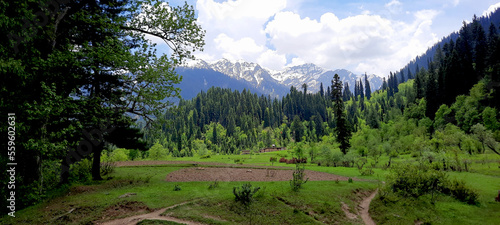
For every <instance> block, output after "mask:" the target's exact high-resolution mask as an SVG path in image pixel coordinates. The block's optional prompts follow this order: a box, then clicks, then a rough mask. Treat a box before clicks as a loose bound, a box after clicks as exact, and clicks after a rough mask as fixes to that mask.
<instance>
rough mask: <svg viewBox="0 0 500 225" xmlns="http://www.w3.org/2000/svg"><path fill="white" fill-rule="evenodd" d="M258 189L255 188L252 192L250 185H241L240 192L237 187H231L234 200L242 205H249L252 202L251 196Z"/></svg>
mask: <svg viewBox="0 0 500 225" xmlns="http://www.w3.org/2000/svg"><path fill="white" fill-rule="evenodd" d="M259 189H260V187H255V188H254V189H253V190H252V185H251V184H250V183H246V184H243V185H242V186H241V190H240V188H239V187H233V194H234V200H235V201H236V202H241V204H243V205H250V203H252V201H253V195H254V194H255V193H256V192H257V191H259Z"/></svg>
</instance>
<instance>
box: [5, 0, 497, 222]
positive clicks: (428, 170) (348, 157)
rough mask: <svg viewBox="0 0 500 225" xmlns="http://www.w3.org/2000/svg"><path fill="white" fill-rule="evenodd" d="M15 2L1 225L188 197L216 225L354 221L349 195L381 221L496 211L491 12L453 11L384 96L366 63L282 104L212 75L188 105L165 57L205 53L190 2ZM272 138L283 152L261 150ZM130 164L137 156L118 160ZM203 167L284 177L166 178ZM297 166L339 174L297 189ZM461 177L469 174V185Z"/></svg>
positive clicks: (70, 218)
mask: <svg viewBox="0 0 500 225" xmlns="http://www.w3.org/2000/svg"><path fill="white" fill-rule="evenodd" d="M16 3H18V4H11V3H8V2H1V3H0V6H1V7H0V28H1V29H2V31H5V32H4V33H5V34H6V35H3V36H2V37H1V38H0V52H2V54H0V75H1V77H2V79H0V106H1V108H2V114H1V115H0V117H1V118H2V120H3V121H4V122H3V123H1V124H0V128H1V130H2V131H5V132H4V136H5V138H4V141H3V142H1V143H0V145H1V146H2V149H6V151H4V154H2V155H1V156H0V169H1V170H2V171H3V172H2V174H0V183H1V184H2V187H7V188H2V189H0V196H1V197H2V200H0V202H1V203H2V206H9V205H10V206H12V207H11V208H9V207H3V208H2V210H0V211H1V212H2V213H3V214H2V217H1V218H0V219H1V220H0V223H2V224H3V223H4V221H6V222H5V223H6V224H18V223H20V224H22V223H25V224H52V223H56V224H82V223H84V224H92V223H97V222H96V221H99V223H100V222H102V221H107V220H112V219H117V218H118V217H125V216H129V214H134V213H138V212H139V211H140V212H141V213H142V212H146V211H148V212H150V211H154V210H156V209H160V208H165V207H172V210H180V211H181V213H179V214H181V215H184V214H186V212H187V213H188V214H189V213H196V212H197V211H196V210H192V208H189V207H193V208H196V207H199V209H200V210H199V211H200V212H203V213H201V214H203V215H205V212H209V210H208V209H212V210H213V211H211V213H212V214H211V215H209V217H211V218H208V219H207V218H201V219H200V217H203V216H198V217H196V216H192V217H191V218H187V219H189V220H190V221H198V222H200V220H201V222H206V221H212V220H215V219H214V218H216V216H214V215H218V217H217V218H219V217H220V218H224V221H222V222H221V221H218V222H220V223H215V224H234V223H230V222H229V220H232V219H235V220H237V221H238V222H235V223H248V221H250V223H252V221H251V219H255V218H254V217H253V216H254V215H260V214H258V213H257V214H256V213H254V212H259V213H262V215H265V216H262V218H264V219H262V220H261V221H260V223H261V224H278V223H281V222H283V221H285V222H286V223H288V224H295V223H293V222H296V219H297V218H298V219H301V221H302V220H303V221H306V222H304V223H305V224H307V223H311V224H314V223H317V222H318V221H320V219H321V220H323V219H324V220H325V221H328V222H329V223H337V222H336V221H341V222H340V223H351V222H353V221H354V220H351V219H349V218H348V216H347V217H346V216H345V214H344V213H343V212H342V208H344V205H343V204H345V203H348V204H350V206H351V208H352V209H355V208H356V207H357V205H358V203H359V201H358V200H360V199H364V197H367V196H364V195H371V194H372V193H373V196H375V195H377V198H376V199H375V200H374V204H375V206H374V207H371V210H372V213H373V215H374V218H375V219H376V220H377V222H380V223H384V222H386V223H397V222H401V221H400V220H399V218H396V217H397V216H392V215H389V214H393V212H394V210H399V209H400V208H405V209H410V210H411V209H412V208H413V206H418V207H420V208H419V209H418V210H415V212H413V211H411V212H409V213H408V215H409V216H407V217H405V218H404V221H406V222H408V221H411V222H415V223H417V222H419V221H424V222H428V221H439V219H441V218H439V219H435V218H430V217H431V216H436V217H440V216H443V218H444V219H443V221H445V222H444V223H446V222H449V221H453V220H454V219H455V217H454V216H455V215H454V214H453V213H454V212H455V211H453V210H448V209H450V208H451V209H458V210H456V211H459V212H469V214H473V215H470V217H471V218H473V219H472V223H474V222H477V221H478V220H479V219H478V218H477V217H485V216H484V215H482V214H480V213H477V212H484V213H485V214H486V217H487V218H486V219H487V220H488V221H494V220H495V219H497V218H496V217H494V215H493V214H494V213H491V212H497V211H498V207H499V205H498V204H497V202H493V199H494V195H495V196H496V194H497V193H496V190H497V189H498V184H497V183H498V179H499V177H498V162H499V161H498V160H499V156H500V111H499V110H500V32H499V29H500V27H499V25H500V24H499V21H500V11H497V12H495V13H493V14H491V15H490V16H489V17H488V16H487V17H481V18H477V17H474V18H473V20H472V22H470V23H465V22H464V24H463V27H462V28H461V29H460V31H459V32H457V33H454V34H452V35H450V36H449V37H446V38H444V39H443V40H442V41H441V42H440V43H439V44H437V45H435V46H433V47H432V48H429V50H428V51H427V53H426V54H425V55H423V56H420V57H417V58H416V59H415V60H414V61H412V62H410V63H409V64H408V65H407V66H406V67H404V68H402V69H401V70H400V71H397V72H393V73H390V74H387V75H386V76H387V79H385V78H384V81H383V84H382V87H381V88H380V89H379V90H372V89H371V87H372V86H371V85H370V83H369V81H368V76H367V75H366V74H365V76H364V77H362V78H361V79H360V80H358V81H357V82H355V83H354V84H350V83H342V82H341V79H340V78H339V76H338V75H337V74H336V75H335V76H333V77H332V78H331V80H332V82H331V83H322V84H321V86H320V91H319V92H316V93H313V92H311V91H310V90H308V86H307V84H304V85H301V86H298V87H294V86H292V87H290V91H289V93H287V94H286V95H284V96H282V97H279V98H278V97H271V96H265V95H257V94H255V93H252V92H251V91H249V90H243V91H238V90H232V89H227V88H220V87H212V88H210V89H208V90H207V91H201V92H200V93H199V94H197V95H196V96H195V97H194V98H192V99H182V98H180V89H179V88H178V87H177V86H176V85H178V84H179V83H180V82H181V80H182V77H181V76H180V75H179V74H178V73H177V72H176V68H179V67H182V66H183V65H184V63H186V61H187V60H194V59H195V54H194V53H195V52H198V51H203V47H204V45H205V41H204V37H205V33H206V31H205V30H203V29H202V27H201V26H200V25H199V24H197V18H196V11H195V9H194V7H193V6H191V5H189V4H188V3H184V4H179V3H176V4H174V5H169V4H166V3H165V2H163V1H158V0H144V1H142V0H141V1H135V0H130V1H128V0H123V1H122V0H112V1H64V2H63V1H58V2H57V4H56V3H54V1H51V0H47V1H42V3H43V4H38V3H34V2H33V1H31V0H20V1H16ZM40 18H44V20H39V19H40ZM144 18H148V19H144ZM26 21H28V22H26ZM20 27H21V28H20ZM150 36H154V37H155V38H158V39H160V40H162V41H163V42H165V44H166V45H167V46H168V48H169V54H158V53H157V48H156V45H157V44H156V43H153V42H152V41H151V40H150V39H148V38H151V37H150ZM352 86H354V88H353V89H352V90H354V92H351V88H350V87H352ZM173 99H179V100H178V101H174V100H173ZM269 147H282V148H284V150H283V151H277V152H270V153H260V152H259V150H260V149H263V148H269ZM243 153H249V154H248V155H247V154H245V155H243ZM252 157H253V158H252ZM278 159H279V160H278ZM210 160H212V161H210ZM245 160H247V162H245ZM176 161H181V162H176ZM135 162H140V163H144V164H140V165H132V166H130V164H129V165H127V164H126V163H135ZM157 162H160V163H162V162H167V163H171V164H168V165H167V164H164V165H163V164H162V165H158V164H155V163H157ZM207 162H208V163H218V164H217V165H209V166H207V168H208V167H218V166H219V167H220V168H225V169H227V168H231V169H232V167H233V166H241V167H245V166H249V168H252V169H254V170H264V169H265V170H266V172H267V173H268V174H270V170H289V171H288V172H290V174H292V173H293V175H292V176H290V179H291V180H289V181H283V180H281V181H273V182H264V181H261V180H252V181H255V182H254V183H253V184H254V185H255V186H257V185H260V186H262V187H263V188H262V189H260V187H254V189H252V188H251V185H250V184H249V183H248V184H242V183H238V182H239V181H237V182H236V183H234V181H227V182H225V181H224V182H222V181H221V182H220V183H219V181H218V180H217V179H214V180H212V181H210V184H209V182H208V181H199V182H198V181H197V182H170V181H166V176H167V174H170V173H174V172H176V171H181V170H184V169H194V170H204V169H205V168H201V167H200V166H199V164H198V163H200V164H201V163H207ZM284 162H287V163H288V164H292V165H286V164H284ZM119 163H125V164H122V165H121V166H117V165H118V164H119ZM149 163H151V164H149ZM244 163H248V164H245V165H243V164H244ZM278 163H283V164H278ZM221 164H223V165H222V166H221ZM276 164H278V165H279V166H280V167H278V166H276ZM293 164H295V165H293ZM204 165H208V164H204ZM275 166H276V167H275ZM306 166H307V169H308V171H313V170H314V172H318V173H319V172H322V173H328V174H330V175H335V176H338V177H337V180H314V181H311V182H316V183H314V184H316V185H310V186H307V185H304V184H306V182H307V181H308V180H307V179H308V178H307V179H306V178H305V175H304V173H305V172H304V171H305V168H306ZM191 167H193V168H191ZM195 167H196V169H195ZM219 167H218V168H219ZM263 167H265V168H263ZM287 167H289V168H287ZM293 168H295V170H293ZM292 170H293V172H291V171H292ZM195 172H196V171H195ZM247 172H248V170H247V171H246V172H245V174H246V173H247ZM250 172H251V170H250ZM306 174H307V173H306ZM457 174H458V175H457ZM448 175H449V176H448ZM459 176H464V177H466V178H470V179H471V180H472V182H474V181H477V182H476V183H474V185H475V186H473V187H475V188H478V187H479V188H478V189H479V190H476V189H473V188H470V186H468V185H469V184H470V183H471V182H470V183H466V182H465V181H463V180H460V179H455V178H457V177H459ZM266 177H269V176H266ZM339 177H340V178H341V179H343V180H339ZM287 179H288V178H287ZM353 180H354V183H353ZM495 182H496V183H495ZM309 184H310V183H308V185H309ZM382 184H384V185H385V186H382ZM219 185H220V186H219ZM234 185H241V189H242V190H243V189H245V190H244V191H241V192H239V191H237V190H239V187H234ZM266 186H267V187H268V192H265V191H266ZM284 187H286V188H284ZM289 187H291V189H290V188H289ZM214 189H215V190H214ZM259 189H260V190H261V191H259ZM251 190H252V191H251ZM299 190H307V191H299ZM331 190H336V191H331ZM183 191H184V192H183ZM231 191H232V192H231ZM337 191H338V192H337ZM131 193H132V194H131ZM228 193H229V194H228ZM231 193H233V194H234V195H235V198H233V196H232V195H231ZM241 193H247V196H242V195H243V194H241ZM249 193H252V194H249ZM436 193H438V194H440V195H439V197H435V196H436V195H435V194H436ZM124 194H125V195H126V196H125V197H124V198H128V199H125V200H123V199H122V196H123V195H124ZM127 194H128V195H127ZM253 194H256V196H257V195H260V199H259V200H255V199H253V197H252V195H253ZM248 195H250V196H248ZM325 196H327V197H325ZM353 196H355V197H353ZM422 196H423V197H422ZM129 197H130V198H129ZM11 198H15V199H11ZM354 198H357V199H354ZM499 198H500V196H499ZM9 199H11V200H9ZM130 199H132V200H130ZM241 199H244V201H242V202H243V203H242V204H240V203H238V201H241ZM319 199H321V201H323V200H324V199H325V201H323V202H320V201H319ZM353 199H354V200H353ZM372 199H373V197H372ZM408 199H410V200H408ZM128 200H130V201H128ZM370 201H371V200H370ZM499 201H500V200H499ZM200 202H201V203H200ZM252 202H254V203H252ZM341 202H342V204H341ZM250 203H252V204H254V206H253V207H254V208H253V209H252V206H250V207H249V206H248V205H250ZM435 203H437V204H436V208H433V207H434V206H435ZM180 204H186V207H188V208H187V209H185V208H182V207H184V206H181V205H180ZM238 204H240V205H238ZM439 204H448V205H445V206H443V205H439ZM130 205H132V206H131V207H128V206H130ZM174 205H177V206H179V207H177V206H176V207H173V206H174ZM255 205H256V206H255ZM431 206H432V207H431ZM120 207H121V208H120ZM127 207H128V208H127ZM134 207H136V208H134ZM204 207H205V208H204ZM447 207H448V208H447ZM116 208H120V209H123V208H127V209H126V210H122V211H120V210H117V209H116ZM130 208H133V210H130V211H127V210H129V209H130ZM207 208H208V209H207ZM249 209H252V210H256V211H248V210H249ZM275 209H276V210H283V211H282V212H283V215H285V216H283V217H280V218H278V217H276V215H275V214H281V212H278V213H275V211H273V210H275ZM434 209H443V210H444V211H446V212H442V211H436V210H434ZM182 210H184V211H182ZM258 210H261V211H258ZM367 210H368V209H367ZM391 210H392V211H391ZM426 210H432V211H431V212H429V211H426ZM116 211H120V212H121V213H122V214H115V212H116ZM434 211H436V212H434ZM451 211H453V213H450V212H451ZM242 212H244V213H242ZM310 212H311V213H310ZM15 213H18V214H16V215H19V217H18V218H21V219H18V218H16V217H14V216H13V215H14V214H15ZM217 213H228V214H225V215H220V214H217ZM266 213H267V214H266ZM367 213H368V211H367ZM433 213H435V214H433ZM417 214H418V215H417ZM420 214H425V216H421V215H420ZM427 214H429V215H430V216H428V215H427ZM492 215H493V216H492ZM315 216H316V217H315ZM193 218H194V219H193ZM318 218H320V219H318ZM415 218H417V219H415ZM235 220H232V221H233V222H234V221H235ZM402 220H403V219H402ZM269 221H271V222H269ZM387 221H389V222H387ZM488 221H487V222H488ZM212 222H213V221H212ZM216 222H217V221H216ZM225 222H228V223H225ZM355 222H362V221H361V219H357V220H356V221H355ZM460 222H462V224H468V223H467V222H470V221H468V218H466V219H463V220H460ZM207 223H209V222H207ZM257 223H259V222H257ZM429 223H430V222H429ZM469 224H470V223H469ZM486 224H487V223H486Z"/></svg>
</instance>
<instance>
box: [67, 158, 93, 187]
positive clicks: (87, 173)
mask: <svg viewBox="0 0 500 225" xmlns="http://www.w3.org/2000/svg"><path fill="white" fill-rule="evenodd" d="M70 169H71V177H70V180H71V181H74V182H80V183H87V182H89V181H90V180H91V179H92V174H91V170H92V161H90V160H89V159H83V160H82V161H80V162H77V163H75V164H73V165H71V168H70Z"/></svg>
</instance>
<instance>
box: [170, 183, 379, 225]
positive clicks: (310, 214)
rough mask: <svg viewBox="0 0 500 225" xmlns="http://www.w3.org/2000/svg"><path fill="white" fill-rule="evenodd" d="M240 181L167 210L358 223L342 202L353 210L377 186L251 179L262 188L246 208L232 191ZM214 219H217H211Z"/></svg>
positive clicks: (220, 217) (240, 220)
mask: <svg viewBox="0 0 500 225" xmlns="http://www.w3.org/2000/svg"><path fill="white" fill-rule="evenodd" d="M241 184H242V183H240V182H226V183H224V186H221V187H219V188H218V189H219V190H218V191H219V192H220V193H223V194H219V195H214V197H212V198H206V199H203V200H200V201H197V202H194V203H192V204H188V205H183V206H180V207H177V208H175V209H172V210H169V211H167V213H173V215H174V216H175V217H179V218H184V219H188V220H195V221H200V222H205V223H210V224H233V223H236V224H321V222H319V221H322V222H326V223H334V222H337V223H341V224H360V223H361V219H360V218H358V219H357V220H349V219H347V218H346V217H345V214H344V212H343V211H342V209H341V202H344V203H346V204H347V205H349V206H350V208H351V209H352V210H353V211H352V212H354V213H355V212H356V210H357V209H356V205H357V202H359V200H360V199H361V198H363V197H364V196H365V195H366V193H370V192H371V191H373V189H375V188H376V186H377V185H376V184H374V183H369V182H356V181H355V182H353V183H348V182H347V181H343V182H338V183H337V182H335V181H310V182H307V183H306V184H305V185H304V186H303V187H304V188H303V189H301V190H300V191H299V192H293V191H291V190H290V186H289V183H288V182H252V185H253V186H259V187H261V190H259V192H257V196H256V197H255V201H254V202H253V203H251V204H250V205H249V206H248V207H245V206H243V205H242V204H241V203H239V202H235V201H234V196H233V195H232V193H231V190H232V186H240V185H241ZM207 215H210V218H207V217H206V216H207ZM213 218H217V221H215V222H214V221H213V220H214V219H213ZM228 221H230V222H232V223H229V222H228Z"/></svg>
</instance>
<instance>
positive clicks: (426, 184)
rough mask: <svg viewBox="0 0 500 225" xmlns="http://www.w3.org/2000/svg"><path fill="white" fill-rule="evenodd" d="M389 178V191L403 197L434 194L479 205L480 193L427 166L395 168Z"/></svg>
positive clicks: (409, 165) (408, 165) (462, 182)
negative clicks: (437, 193)
mask: <svg viewBox="0 0 500 225" xmlns="http://www.w3.org/2000/svg"><path fill="white" fill-rule="evenodd" d="M393 172H394V173H393V174H391V175H389V176H388V180H387V184H388V185H387V187H388V188H389V191H390V192H392V193H395V194H397V195H399V196H402V197H413V198H418V197H420V196H422V195H425V194H433V193H434V192H439V193H443V194H446V195H450V196H452V197H454V198H455V199H457V200H459V201H462V202H466V203H467V204H471V205H474V204H477V203H478V197H479V195H478V193H477V192H476V191H474V190H472V189H470V188H468V187H467V186H466V185H465V182H464V181H461V180H449V179H448V177H447V176H446V174H445V173H444V172H442V171H436V170H432V169H429V168H428V167H425V166H422V165H420V166H415V165H411V164H406V165H403V166H398V167H395V168H394V171H393Z"/></svg>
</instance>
